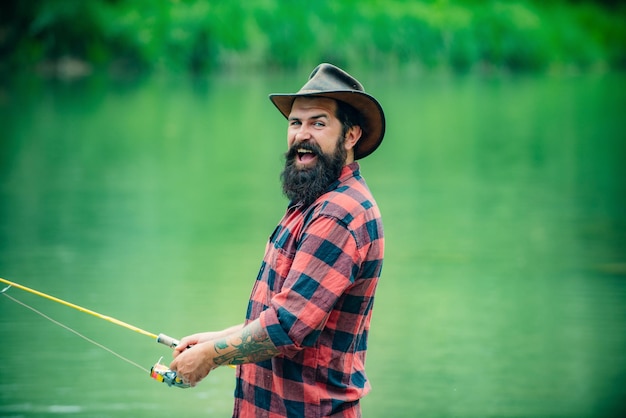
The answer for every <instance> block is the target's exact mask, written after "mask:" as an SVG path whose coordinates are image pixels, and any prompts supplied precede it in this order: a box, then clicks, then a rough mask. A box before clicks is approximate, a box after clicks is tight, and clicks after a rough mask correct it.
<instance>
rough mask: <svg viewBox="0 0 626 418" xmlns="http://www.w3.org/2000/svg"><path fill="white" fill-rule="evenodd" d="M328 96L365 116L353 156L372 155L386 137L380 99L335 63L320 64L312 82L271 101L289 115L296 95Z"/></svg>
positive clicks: (311, 77) (313, 73)
mask: <svg viewBox="0 0 626 418" xmlns="http://www.w3.org/2000/svg"><path fill="white" fill-rule="evenodd" d="M302 96H311V97H328V98H331V99H335V100H341V101H342V102H345V103H348V104H349V105H351V106H352V107H354V108H355V109H356V110H357V111H358V112H359V113H360V114H361V116H362V118H363V125H364V126H361V129H362V130H363V135H362V136H361V139H360V140H359V142H357V144H356V147H355V150H354V159H355V160H358V159H360V158H363V157H367V156H368V155H370V154H371V153H372V152H374V150H375V149H376V148H378V146H379V145H380V143H381V142H382V141H383V137H384V136H385V114H384V112H383V108H382V107H381V106H380V103H378V101H377V100H376V99H375V98H374V97H372V96H370V95H369V94H367V93H366V92H365V91H364V89H363V86H362V85H361V83H359V81H358V80H357V79H356V78H354V77H352V76H351V75H350V74H348V73H347V72H345V71H343V70H342V69H341V68H338V67H335V66H334V65H332V64H320V65H318V66H317V67H316V68H315V69H314V70H313V72H312V73H311V75H310V76H309V81H307V83H306V84H305V85H304V86H302V88H301V89H300V91H298V92H297V93H290V94H270V100H271V101H272V103H274V105H275V106H276V107H277V108H278V110H280V113H282V114H283V115H284V116H285V117H286V118H288V117H289V113H291V106H292V105H293V102H294V100H295V99H296V97H302Z"/></svg>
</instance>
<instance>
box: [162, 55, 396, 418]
mask: <svg viewBox="0 0 626 418" xmlns="http://www.w3.org/2000/svg"><path fill="white" fill-rule="evenodd" d="M270 99H271V100H272V102H273V103H274V105H275V106H276V107H277V108H278V110H280V112H281V113H282V114H283V115H284V116H285V117H286V118H287V120H288V129H287V145H288V152H287V154H286V162H285V168H284V170H283V172H282V174H281V179H282V185H283V192H284V194H285V195H286V196H287V198H288V199H289V206H288V208H287V211H286V213H285V215H284V216H283V218H282V220H281V221H280V223H279V224H278V226H277V227H276V229H275V230H274V232H273V233H272V235H271V236H270V239H269V242H268V244H267V248H266V252H265V256H264V258H263V262H262V264H261V269H260V271H259V274H258V277H257V280H256V282H255V284H254V287H253V289H252V294H251V296H250V300H249V302H248V309H247V315H246V320H245V322H244V323H242V324H240V325H235V326H233V327H230V328H228V329H225V330H222V331H217V332H203V333H198V334H193V335H190V336H187V337H185V338H183V339H181V341H180V344H179V346H178V347H177V348H176V349H175V350H174V357H175V359H174V361H173V362H172V363H171V365H170V368H171V369H172V370H174V371H176V372H177V374H178V376H179V377H180V378H181V379H182V380H183V381H184V382H186V383H188V384H190V385H192V386H194V385H196V384H197V383H198V382H199V381H200V380H202V379H203V378H205V377H206V376H207V375H208V374H209V372H210V371H211V370H213V369H214V368H216V367H219V366H222V365H237V378H236V389H235V406H234V412H233V416H234V417H298V418H302V417H330V416H332V417H360V416H361V407H360V403H359V401H360V399H361V398H362V397H363V396H365V395H366V394H367V393H368V392H369V390H370V384H369V381H368V379H367V377H366V375H365V354H366V350H367V337H368V332H369V327H370V320H371V316H372V306H373V302H374V293H375V291H376V286H377V284H378V280H379V278H380V273H381V269H382V263H383V253H384V238H383V227H382V222H381V217H380V212H379V210H378V206H377V204H376V202H375V200H374V198H373V197H372V195H371V193H370V191H369V189H368V187H367V185H366V183H365V180H364V179H363V177H362V176H361V173H360V167H359V163H358V162H357V161H356V160H358V159H361V158H364V157H366V156H368V155H369V154H371V153H372V152H373V151H374V150H375V149H376V148H378V146H379V145H380V143H381V142H382V140H383V136H384V132H385V117H384V113H383V110H382V107H381V106H380V104H379V103H378V101H377V100H376V99H375V98H374V97H372V96H371V95H369V94H367V93H365V91H364V89H363V86H362V85H361V83H359V82H358V81H357V80H356V79H355V78H354V77H352V76H351V75H350V74H348V73H346V72H345V71H343V70H341V69H340V68H337V67H335V66H333V65H331V64H321V65H319V66H318V67H316V68H315V69H314V70H313V72H312V73H311V75H310V77H309V80H308V81H307V83H306V84H305V85H304V86H303V87H302V88H301V89H300V91H298V92H297V93H294V94H272V95H270Z"/></svg>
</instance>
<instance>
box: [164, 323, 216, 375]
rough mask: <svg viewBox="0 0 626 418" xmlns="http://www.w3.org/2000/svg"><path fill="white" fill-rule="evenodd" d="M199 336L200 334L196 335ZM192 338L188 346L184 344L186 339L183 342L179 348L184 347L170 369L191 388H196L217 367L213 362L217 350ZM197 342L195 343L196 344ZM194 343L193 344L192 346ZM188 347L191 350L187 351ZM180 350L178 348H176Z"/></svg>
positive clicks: (210, 344)
mask: <svg viewBox="0 0 626 418" xmlns="http://www.w3.org/2000/svg"><path fill="white" fill-rule="evenodd" d="M196 335H198V334H196ZM191 337H192V336H190V337H186V338H190V339H189V340H188V342H187V344H185V345H183V344H184V341H185V338H183V339H182V340H181V344H180V346H179V347H183V350H180V351H179V352H178V354H176V355H175V357H176V358H175V359H174V361H172V363H171V364H170V369H171V370H173V371H175V372H176V374H177V375H178V377H180V378H181V379H182V380H183V382H184V383H187V384H189V385H190V386H192V387H193V386H196V385H197V384H198V382H199V381H201V380H202V379H204V378H205V377H207V376H208V374H209V373H210V372H211V370H213V369H215V368H216V367H217V365H216V364H215V363H214V362H213V356H214V354H215V350H214V349H213V347H212V343H210V342H198V341H199V340H198V339H193V338H191ZM194 341H195V342H194ZM190 342H193V344H190ZM188 345H191V347H190V348H188V349H185V348H186V347H187V346H188ZM176 349H178V347H176Z"/></svg>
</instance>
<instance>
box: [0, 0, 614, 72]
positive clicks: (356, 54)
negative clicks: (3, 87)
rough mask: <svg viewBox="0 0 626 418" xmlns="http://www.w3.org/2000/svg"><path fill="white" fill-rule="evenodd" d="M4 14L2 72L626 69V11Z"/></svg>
mask: <svg viewBox="0 0 626 418" xmlns="http://www.w3.org/2000/svg"><path fill="white" fill-rule="evenodd" d="M2 9H3V10H2V12H1V14H0V62H1V64H0V71H2V72H5V73H10V72H15V71H20V70H24V69H33V68H38V69H40V70H46V69H47V68H48V69H49V68H53V69H54V68H58V65H59V63H64V62H65V63H67V62H70V63H75V64H76V65H77V68H78V69H80V68H83V69H87V70H91V69H93V68H107V69H109V70H112V71H120V72H128V71H147V70H153V69H167V70H174V71H181V70H183V71H191V72H195V73H204V72H209V71H214V70H230V69H256V68H262V69H289V68H296V67H302V66H304V67H307V68H308V67H311V66H313V65H315V64H317V63H319V62H321V61H331V62H334V63H336V64H338V65H349V66H351V67H358V66H365V65H368V66H376V67H380V68H409V69H416V70H425V71H431V70H440V69H443V70H453V71H457V72H467V71H476V70H485V69H488V70H493V69H495V70H502V69H504V70H511V71H545V70H560V69H571V68H575V69H577V70H588V69H597V68H601V69H609V68H620V69H621V68H624V67H626V7H624V6H623V5H620V4H619V2H616V1H611V0H605V1H604V2H585V1H564V0H561V1H550V2H542V1H539V0H535V1H533V0H509V1H505V0H500V1H496V0H490V1H476V0H422V1H417V0H414V1H411V0H359V1H357V0H342V1H334V0H319V1H317V2H315V3H311V2H305V1H304V0H258V1H254V2H232V1H228V0H168V1H165V0H162V1H156V2H155V1H153V0H90V1H83V0H63V1H61V0H30V1H12V2H8V3H5V4H4V5H3V6H2Z"/></svg>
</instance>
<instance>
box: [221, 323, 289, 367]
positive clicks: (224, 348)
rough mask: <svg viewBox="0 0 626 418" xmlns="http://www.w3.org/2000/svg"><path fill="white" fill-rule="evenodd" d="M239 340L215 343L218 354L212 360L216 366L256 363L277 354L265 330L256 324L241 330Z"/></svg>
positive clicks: (224, 340) (222, 340)
mask: <svg viewBox="0 0 626 418" xmlns="http://www.w3.org/2000/svg"><path fill="white" fill-rule="evenodd" d="M241 337H242V338H241V339H240V340H239V341H238V340H235V341H230V342H229V341H228V339H226V338H224V339H221V340H218V341H216V342H215V346H214V347H215V351H217V353H218V354H219V355H218V356H216V357H215V358H214V359H213V360H214V361H215V363H216V364H243V363H256V362H259V361H263V360H267V359H269V358H272V357H274V356H275V355H276V354H278V353H279V351H278V349H276V347H275V346H274V344H273V343H272V340H271V339H270V337H269V335H267V332H266V331H265V329H263V328H262V327H261V326H259V324H258V323H254V322H253V323H251V324H249V325H248V326H247V327H245V328H244V329H243V330H242V333H241Z"/></svg>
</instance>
